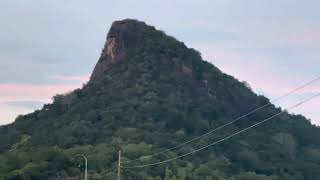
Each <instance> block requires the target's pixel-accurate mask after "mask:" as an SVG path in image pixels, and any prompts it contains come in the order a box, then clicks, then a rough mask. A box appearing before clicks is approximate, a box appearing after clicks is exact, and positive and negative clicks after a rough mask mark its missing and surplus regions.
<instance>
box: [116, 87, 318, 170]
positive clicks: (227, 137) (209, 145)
mask: <svg viewBox="0 0 320 180" xmlns="http://www.w3.org/2000/svg"><path fill="white" fill-rule="evenodd" d="M318 96H320V93H318V94H316V95H314V96H311V97H310V98H308V99H306V100H304V101H301V102H299V103H297V104H295V105H293V106H291V107H289V108H286V109H285V110H291V109H294V108H296V107H298V106H301V105H303V104H305V103H306V102H308V101H310V100H312V99H314V98H316V97H318ZM285 112H286V111H281V112H279V113H277V114H275V115H272V116H271V117H269V118H267V119H264V120H262V121H260V122H258V123H255V124H254V125H251V126H249V127H247V128H244V129H242V130H240V131H237V132H236V133H233V134H231V135H229V136H226V137H224V138H222V139H220V140H218V141H215V142H213V143H211V144H208V145H206V146H204V147H201V148H199V149H196V150H193V151H191V152H189V153H186V154H183V155H180V156H177V157H174V158H170V159H167V160H164V161H160V162H156V163H150V164H143V165H138V166H127V167H126V166H121V168H123V169H133V168H144V167H148V166H155V165H159V164H164V163H167V162H170V161H174V160H176V159H180V158H182V157H185V156H188V155H191V154H194V153H196V152H199V151H201V150H204V149H206V148H208V147H211V146H214V145H216V144H218V143H221V142H223V141H226V140H228V139H230V138H232V137H234V136H236V135H238V134H241V133H243V132H245V131H248V130H249V129H252V128H254V127H256V126H258V125H260V124H262V123H265V122H267V121H269V120H271V119H273V118H275V117H277V116H279V115H281V114H283V113H285Z"/></svg>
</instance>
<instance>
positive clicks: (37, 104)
mask: <svg viewBox="0 0 320 180" xmlns="http://www.w3.org/2000/svg"><path fill="white" fill-rule="evenodd" d="M45 103H46V102H43V101H8V102H6V103H5V104H7V105H9V106H15V107H21V108H27V109H40V108H41V107H42V106H43V104H45Z"/></svg>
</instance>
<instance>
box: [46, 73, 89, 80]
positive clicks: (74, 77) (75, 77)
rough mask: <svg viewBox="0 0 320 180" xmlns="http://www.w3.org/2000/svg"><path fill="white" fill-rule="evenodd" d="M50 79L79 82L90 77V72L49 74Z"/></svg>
mask: <svg viewBox="0 0 320 180" xmlns="http://www.w3.org/2000/svg"><path fill="white" fill-rule="evenodd" d="M49 78H50V79H56V80H61V81H80V82H87V81H88V80H89V78H90V74H85V75H69V76H67V75H54V76H50V77H49Z"/></svg>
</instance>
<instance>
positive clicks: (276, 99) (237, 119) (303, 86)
mask: <svg viewBox="0 0 320 180" xmlns="http://www.w3.org/2000/svg"><path fill="white" fill-rule="evenodd" d="M318 80H320V77H317V78H315V79H313V80H311V81H309V82H307V83H305V84H303V85H301V86H299V87H297V88H295V89H293V90H292V91H290V92H288V93H286V94H284V95H282V96H279V97H278V98H275V99H274V100H272V101H270V102H268V103H266V104H264V105H262V106H260V107H258V108H256V109H254V110H252V111H250V112H248V113H247V114H244V115H242V116H240V117H238V118H236V119H234V120H233V121H230V122H228V123H226V124H224V125H221V126H219V127H217V128H214V129H212V130H210V131H208V132H207V133H204V134H202V135H200V136H197V137H194V138H192V139H191V140H189V141H186V142H183V143H181V144H179V145H176V146H174V147H172V148H168V149H165V150H163V151H160V152H156V153H153V154H150V155H147V156H142V157H140V158H137V159H133V160H127V161H122V163H130V162H134V161H139V160H143V159H148V158H151V157H154V156H157V155H159V154H164V153H166V152H169V151H172V150H174V149H177V148H180V147H182V146H184V145H186V144H189V143H191V142H194V141H196V140H198V139H200V138H202V137H205V136H207V135H209V134H211V133H213V132H215V131H217V130H220V129H222V128H224V127H226V126H228V125H230V124H233V123H235V122H237V121H239V120H240V119H242V118H244V117H247V116H249V115H251V114H253V113H255V112H257V111H258V110H260V109H263V108H265V107H267V106H269V105H271V104H272V103H274V102H277V101H279V100H281V99H284V98H286V97H288V96H289V95H291V94H293V93H294V92H296V91H299V90H301V89H303V88H305V87H307V86H309V85H310V84H312V83H314V82H316V81H318Z"/></svg>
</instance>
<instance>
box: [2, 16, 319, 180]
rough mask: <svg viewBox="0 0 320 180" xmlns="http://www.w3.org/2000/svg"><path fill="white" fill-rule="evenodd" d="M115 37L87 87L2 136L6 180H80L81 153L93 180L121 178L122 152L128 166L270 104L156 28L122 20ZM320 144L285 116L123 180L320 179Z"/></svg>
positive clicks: (313, 132)
mask: <svg viewBox="0 0 320 180" xmlns="http://www.w3.org/2000/svg"><path fill="white" fill-rule="evenodd" d="M111 29H112V30H111V31H110V32H109V34H108V40H109V43H106V46H105V49H104V50H103V53H102V56H101V58H100V60H99V63H98V64H97V67H96V68H95V71H94V75H93V77H92V78H91V80H90V81H89V82H88V84H86V85H85V86H84V87H83V88H82V89H77V90H75V91H73V92H71V93H69V94H65V95H56V96H55V97H54V102H53V103H52V104H47V105H45V106H44V107H43V108H42V109H41V110H38V111H35V112H34V113H31V114H28V115H25V116H19V117H18V118H17V119H16V121H15V122H14V123H12V124H10V125H7V126H2V127H1V128H0V179H34V180H36V179H50V178H52V179H55V178H57V177H77V178H79V177H80V176H81V174H82V173H83V170H84V169H83V168H84V166H83V161H82V159H81V158H75V156H76V155H77V154H85V155H86V156H87V157H88V160H89V166H88V168H89V176H90V178H89V179H115V176H116V165H117V158H118V154H117V153H118V150H119V149H121V150H122V151H123V156H124V157H123V158H124V160H126V159H135V158H138V157H140V156H143V155H148V154H150V153H153V152H158V151H161V150H164V149H165V148H170V147H173V146H175V145H177V144H179V143H181V142H184V141H186V140H189V139H191V138H192V137H195V136H198V135H201V134H203V133H205V132H207V131H208V130H210V129H213V128H215V127H218V126H219V125H222V124H225V123H227V122H230V121H231V120H233V119H234V118H236V117H239V116H241V115H243V114H245V113H247V112H249V111H251V110H253V109H255V108H257V107H260V106H262V105H264V104H266V103H268V102H269V100H268V99H267V98H265V97H263V96H258V95H256V94H254V93H253V92H252V91H251V90H250V88H248V87H247V86H246V85H245V84H244V83H241V82H239V81H238V80H236V79H234V78H233V77H231V76H229V75H226V74H224V73H222V72H221V71H220V70H218V69H217V68H216V67H214V66H213V65H212V64H210V63H208V62H206V61H204V60H202V59H201V56H200V53H199V52H197V51H196V50H193V49H189V48H187V47H186V46H185V45H184V44H183V43H181V42H178V41H177V40H175V39H174V38H172V37H169V36H167V35H165V34H164V33H163V32H161V31H158V30H156V29H155V28H154V27H151V26H148V25H146V24H145V23H143V22H139V21H135V20H123V21H119V22H115V23H114V24H113V26H112V27H111ZM112 38H115V40H112V41H111V40H110V39H112ZM111 42H112V43H111ZM110 44H112V47H110V46H111V45H110ZM114 47H116V49H111V50H110V48H114ZM110 53H111V54H112V56H111V54H110ZM280 111H281V109H279V108H275V107H274V106H273V105H270V106H268V107H266V108H264V109H262V110H259V111H258V112H257V113H254V114H252V115H250V116H248V117H246V118H243V119H242V120H240V121H238V122H237V123H235V124H232V125H230V126H228V127H226V128H224V129H221V130H219V131H217V132H216V133H214V134H212V135H210V136H208V137H206V138H202V139H201V140H199V141H197V142H195V143H192V144H188V145H186V146H183V147H182V148H180V149H178V150H177V151H174V152H169V153H166V154H162V155H159V156H155V157H153V158H150V159H146V160H144V161H139V162H136V163H132V164H128V165H138V164H143V163H150V162H158V161H160V160H164V159H167V158H170V157H175V156H177V155H180V154H183V153H186V152H190V151H192V150H194V149H196V148H199V147H202V146H204V145H207V144H209V143H210V142H213V141H215V140H218V139H220V138H222V137H225V136H227V135H230V134H231V133H233V132H236V131H237V130H240V129H242V128H245V127H248V126H249V125H252V124H254V123H256V122H258V121H260V120H263V119H264V118H266V117H269V116H271V115H273V114H275V113H278V112H280ZM319 136H320V129H319V128H318V127H315V126H313V125H311V124H310V122H309V121H308V120H306V119H305V118H304V117H302V116H296V115H290V114H287V113H285V114H283V115H281V116H279V117H277V118H275V119H274V120H272V121H270V122H268V123H266V124H264V125H262V126H260V127H258V128H256V129H253V130H250V131H249V132H247V133H245V134H243V135H239V136H237V137H235V138H233V139H231V140H229V141H227V142H224V143H221V144H219V145H217V146H214V147H212V148H209V149H206V150H204V151H201V152H199V153H197V154H195V155H192V156H188V157H185V158H182V159H179V160H177V161H174V162H171V163H167V164H161V165H159V166H154V167H149V168H141V169H127V170H123V176H124V177H125V179H126V180H141V179H147V180H184V179H187V180H199V179H200V180H201V179H207V178H208V177H211V178H212V179H217V180H250V179H252V180H303V179H306V180H314V179H319V177H320V140H319V138H318V137H319ZM78 163H81V164H82V165H81V166H80V168H79V167H78V166H77V164H78Z"/></svg>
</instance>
